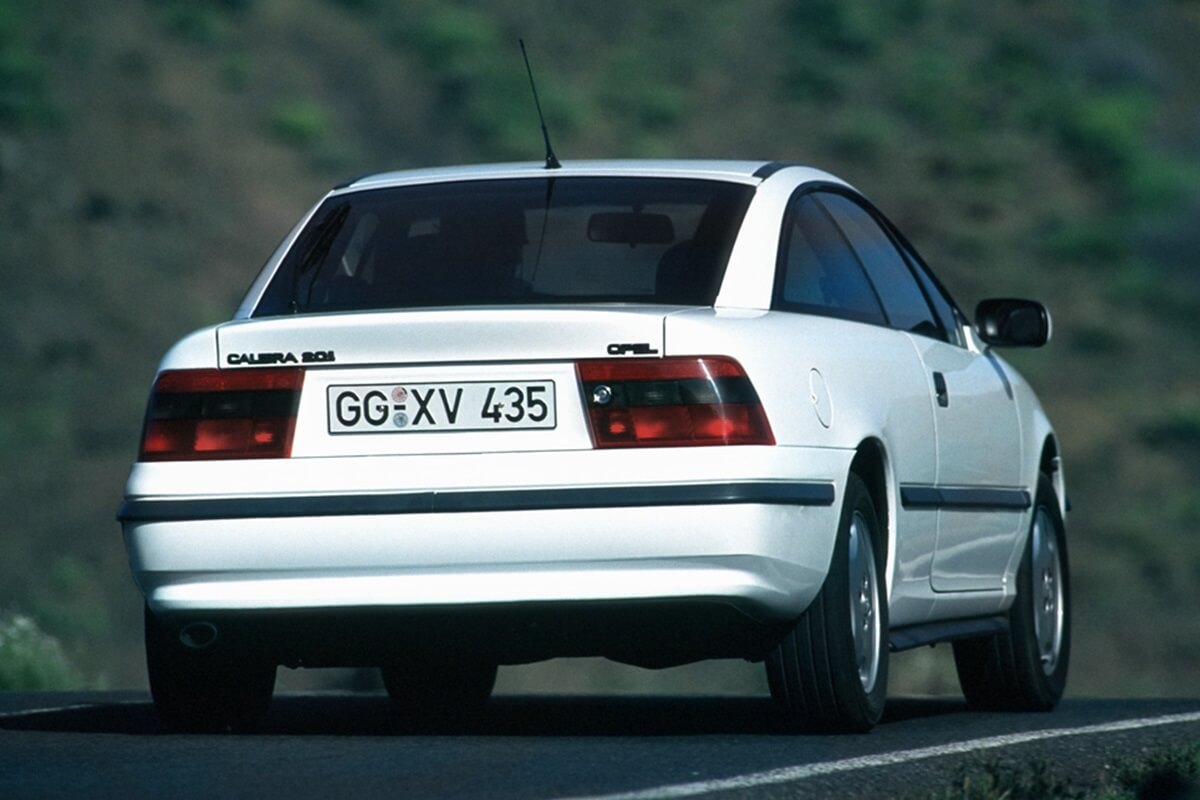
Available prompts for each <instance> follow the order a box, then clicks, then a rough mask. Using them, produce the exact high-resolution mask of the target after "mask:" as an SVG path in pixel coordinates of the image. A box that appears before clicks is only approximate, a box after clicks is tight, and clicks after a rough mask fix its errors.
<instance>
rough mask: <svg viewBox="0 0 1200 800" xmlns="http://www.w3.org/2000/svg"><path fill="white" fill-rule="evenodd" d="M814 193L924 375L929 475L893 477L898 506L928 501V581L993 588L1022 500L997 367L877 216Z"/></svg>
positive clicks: (1012, 421)
mask: <svg viewBox="0 0 1200 800" xmlns="http://www.w3.org/2000/svg"><path fill="white" fill-rule="evenodd" d="M821 202H822V204H823V205H824V206H825V207H826V208H827V209H828V210H829V212H830V214H831V215H832V216H833V217H834V219H835V220H836V221H837V223H838V225H839V227H840V228H841V229H842V231H843V232H844V233H845V235H846V237H847V238H848V239H849V240H850V242H851V244H852V245H853V246H854V249H855V252H856V253H857V254H858V257H859V259H860V260H861V261H862V263H863V266H864V268H865V269H866V272H867V274H868V275H869V276H870V278H871V281H872V284H873V285H874V287H875V289H876V291H877V292H878V293H879V295H880V299H881V301H882V303H883V306H884V309H885V311H887V313H888V318H889V323H890V324H891V325H892V326H893V327H895V328H897V329H899V330H903V331H907V332H908V336H909V337H910V338H911V340H912V342H913V344H914V345H915V347H916V349H917V351H918V353H919V355H920V359H921V362H922V364H923V366H924V370H925V375H926V378H927V380H928V381H929V388H930V393H931V399H932V402H933V404H934V420H935V428H936V436H937V471H936V474H937V477H936V481H935V483H934V484H933V485H922V484H918V483H902V484H901V487H900V489H901V491H900V495H901V505H902V506H903V508H905V509H906V510H915V509H920V508H936V509H937V511H938V515H937V517H938V521H937V544H936V548H935V552H934V557H933V564H932V569H931V576H930V579H931V584H932V587H933V589H934V590H935V591H938V592H953V591H976V590H992V589H1001V588H1003V579H1004V574H1005V570H1006V568H1007V566H1008V563H1009V561H1010V559H1011V556H1012V553H1013V549H1014V547H1015V544H1016V539H1017V537H1018V535H1019V533H1020V531H1021V530H1022V528H1023V525H1022V522H1023V518H1024V515H1023V514H1022V513H1021V512H1022V511H1024V510H1025V509H1026V508H1028V506H1029V495H1028V493H1027V492H1026V491H1024V490H1023V489H1021V488H1020V486H1019V482H1020V464H1021V456H1022V454H1021V451H1020V448H1021V444H1020V442H1021V437H1020V428H1019V425H1020V423H1019V419H1018V414H1017V407H1016V403H1015V401H1014V395H1013V391H1012V387H1011V385H1010V384H1009V381H1008V378H1007V376H1006V375H1005V373H1004V368H1003V366H1002V364H1001V363H1000V362H999V360H998V359H996V358H995V357H994V356H993V355H992V354H991V353H990V352H988V351H984V352H976V351H974V350H972V349H970V348H968V347H966V346H964V343H963V342H962V336H961V331H959V330H958V323H957V320H956V318H955V313H954V310H953V306H952V304H951V303H950V301H949V299H948V298H947V297H946V296H945V294H944V292H943V291H942V290H941V288H940V287H939V286H938V285H937V284H936V282H935V281H933V280H932V278H931V277H930V276H929V275H928V273H927V272H925V271H924V267H923V265H922V264H921V263H920V262H919V260H918V259H917V258H916V255H915V253H913V252H912V251H911V249H910V248H908V247H907V246H906V245H905V244H903V243H901V242H900V240H899V239H898V237H897V238H894V237H893V236H892V235H890V234H889V232H888V230H887V229H886V228H885V227H884V226H885V224H886V223H881V222H880V219H879V218H877V217H876V216H875V214H873V213H872V212H871V211H868V210H867V208H866V207H864V206H863V205H860V204H859V203H858V202H856V201H855V200H853V199H851V198H850V197H847V196H846V195H843V194H835V193H822V195H821ZM935 308H936V309H937V312H935V310H934V309H935Z"/></svg>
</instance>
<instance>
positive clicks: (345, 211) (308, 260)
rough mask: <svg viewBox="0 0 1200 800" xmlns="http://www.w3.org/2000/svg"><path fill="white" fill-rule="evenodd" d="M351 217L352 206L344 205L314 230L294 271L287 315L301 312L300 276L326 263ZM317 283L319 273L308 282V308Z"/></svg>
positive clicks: (306, 303)
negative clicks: (336, 240)
mask: <svg viewBox="0 0 1200 800" xmlns="http://www.w3.org/2000/svg"><path fill="white" fill-rule="evenodd" d="M349 216H350V204H349V203H343V204H342V205H340V206H338V207H337V208H335V209H334V210H332V211H330V212H329V214H328V215H327V216H326V217H325V219H323V220H321V223H320V224H319V225H317V227H316V228H314V229H313V232H312V236H311V237H310V240H311V241H310V243H309V244H308V247H307V249H305V250H304V256H303V257H302V258H301V259H300V262H299V263H298V264H296V267H295V269H293V270H292V293H291V298H290V299H289V300H288V304H287V313H289V314H297V313H299V311H300V299H299V297H300V276H301V275H303V274H305V273H306V272H308V271H309V270H311V269H312V268H313V267H315V266H317V265H319V264H321V263H322V262H324V261H325V256H327V255H329V249H330V248H331V247H333V242H334V240H335V239H337V235H338V234H339V233H340V232H341V230H342V226H343V225H345V224H346V218H347V217H349ZM316 282H317V273H313V276H312V278H311V279H310V280H309V282H308V294H307V295H306V296H305V298H304V304H305V306H307V305H308V304H309V302H310V301H311V300H312V291H313V285H314V284H315V283H316Z"/></svg>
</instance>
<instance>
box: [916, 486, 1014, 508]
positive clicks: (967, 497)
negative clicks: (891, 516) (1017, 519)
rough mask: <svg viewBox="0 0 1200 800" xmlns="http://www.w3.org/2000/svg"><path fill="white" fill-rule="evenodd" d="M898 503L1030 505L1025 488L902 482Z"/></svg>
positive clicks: (998, 506) (967, 506) (924, 506)
mask: <svg viewBox="0 0 1200 800" xmlns="http://www.w3.org/2000/svg"><path fill="white" fill-rule="evenodd" d="M900 504H901V505H902V506H904V507H905V508H949V509H964V508H974V509H993V510H996V511H1024V510H1025V509H1027V508H1029V507H1030V506H1031V505H1033V500H1032V499H1031V498H1030V495H1029V492H1027V491H1026V490H1024V489H993V488H979V487H974V488H952V487H945V486H901V487H900Z"/></svg>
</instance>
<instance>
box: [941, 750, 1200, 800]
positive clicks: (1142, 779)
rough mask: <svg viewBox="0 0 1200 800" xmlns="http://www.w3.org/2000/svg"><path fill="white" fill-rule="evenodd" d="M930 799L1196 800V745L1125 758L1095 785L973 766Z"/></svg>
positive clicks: (1199, 793) (998, 765)
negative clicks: (1069, 799) (1070, 799)
mask: <svg viewBox="0 0 1200 800" xmlns="http://www.w3.org/2000/svg"><path fill="white" fill-rule="evenodd" d="M927 797H928V798H929V800H1044V799H1045V798H1072V799H1074V800H1194V798H1197V797H1200V745H1185V746H1180V747H1173V748H1168V749H1165V750H1160V751H1156V752H1153V753H1151V754H1149V755H1144V756H1140V757H1137V758H1128V759H1123V760H1121V761H1119V762H1117V763H1116V765H1114V766H1113V767H1112V768H1111V769H1106V770H1105V772H1104V773H1103V774H1102V775H1100V776H1099V777H1098V778H1097V779H1096V780H1094V781H1081V780H1079V779H1067V778H1064V777H1062V776H1061V775H1060V774H1058V773H1057V772H1056V771H1055V770H1054V768H1053V767H1051V766H1050V765H1048V764H1046V763H1045V762H1041V761H1035V762H1033V763H1029V764H1012V763H1008V762H1004V761H988V762H985V763H982V764H978V763H973V764H968V765H967V766H965V767H963V768H961V769H960V771H959V774H958V775H957V776H956V778H955V779H954V781H953V783H952V784H951V785H950V786H948V787H946V788H945V789H942V790H940V791H938V792H934V793H931V794H929V795H928V796H927Z"/></svg>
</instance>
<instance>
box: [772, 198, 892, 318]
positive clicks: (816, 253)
mask: <svg viewBox="0 0 1200 800" xmlns="http://www.w3.org/2000/svg"><path fill="white" fill-rule="evenodd" d="M779 270H780V278H779V280H780V284H779V286H778V288H777V290H776V291H777V302H778V303H779V305H780V306H781V307H783V308H785V309H788V310H792V311H805V312H809V313H813V314H824V315H826V316H833V317H842V318H845V319H853V320H858V321H860V322H873V323H876V324H881V325H882V324H885V322H886V320H885V318H884V315H883V309H882V308H881V307H880V305H879V299H878V298H877V297H876V296H875V292H874V290H873V289H872V288H871V283H870V281H868V280H867V276H866V274H865V273H864V272H863V270H862V266H861V265H860V264H859V263H858V259H857V258H856V257H855V255H854V253H853V252H852V251H851V250H850V247H849V245H848V244H847V243H846V239H845V237H844V236H842V234H841V232H840V231H839V230H838V229H837V226H835V225H834V224H833V220H832V219H830V217H829V214H828V213H826V212H825V210H824V209H823V208H821V205H820V204H819V203H818V202H817V201H816V200H815V199H814V198H813V196H812V195H811V194H806V195H802V196H801V197H799V198H798V199H796V200H793V201H792V205H791V207H790V208H789V209H788V218H787V220H786V222H785V226H784V234H783V246H782V249H781V251H780V260H779Z"/></svg>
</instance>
